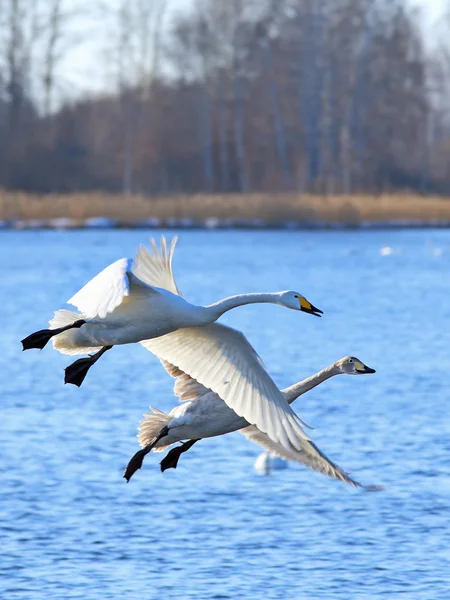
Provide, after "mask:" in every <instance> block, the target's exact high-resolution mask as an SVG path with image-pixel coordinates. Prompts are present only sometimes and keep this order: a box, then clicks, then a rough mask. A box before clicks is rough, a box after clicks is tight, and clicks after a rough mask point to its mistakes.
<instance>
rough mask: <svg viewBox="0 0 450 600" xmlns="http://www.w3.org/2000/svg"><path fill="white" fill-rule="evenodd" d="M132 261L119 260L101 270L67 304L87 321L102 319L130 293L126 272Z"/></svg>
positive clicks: (126, 259)
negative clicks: (96, 318) (73, 307)
mask: <svg viewBox="0 0 450 600" xmlns="http://www.w3.org/2000/svg"><path fill="white" fill-rule="evenodd" d="M131 265H132V260H131V259H128V258H120V259H119V260H116V262H114V263H112V265H109V266H108V267H106V269H103V271H101V272H100V273H99V274H98V275H96V276H95V277H94V278H93V279H91V280H90V281H89V282H88V283H87V284H86V285H85V286H84V287H82V288H81V290H80V291H79V292H77V293H76V294H75V295H74V296H72V298H70V300H68V301H67V302H68V303H69V304H72V305H73V306H76V307H77V308H78V310H79V311H80V312H81V313H83V315H84V316H85V317H87V318H88V319H93V318H95V317H100V318H101V319H103V318H104V317H106V315H107V314H108V313H111V312H112V311H113V310H114V309H115V308H116V307H117V306H119V304H121V303H122V301H123V299H124V297H125V296H128V294H129V293H130V284H129V279H128V276H127V271H129V270H130V269H131Z"/></svg>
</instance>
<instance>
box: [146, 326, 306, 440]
mask: <svg viewBox="0 0 450 600" xmlns="http://www.w3.org/2000/svg"><path fill="white" fill-rule="evenodd" d="M141 344H142V345H143V346H144V347H145V348H147V350H150V352H153V353H154V354H156V356H158V358H160V359H163V360H165V361H167V362H169V363H171V365H174V366H176V367H178V368H179V369H180V370H182V371H184V373H186V374H187V375H189V376H190V377H192V378H193V379H195V380H197V381H198V382H199V383H200V384H202V385H203V386H205V387H206V388H209V389H211V390H212V391H213V392H216V394H218V395H219V396H220V397H221V398H222V400H223V401H224V402H225V403H226V404H227V405H228V406H229V407H230V408H232V409H233V410H234V411H235V412H236V413H237V414H238V415H239V416H241V417H244V419H246V420H247V421H248V422H249V423H250V424H253V425H256V426H257V427H258V429H260V430H261V431H264V432H265V433H267V435H268V436H269V437H270V438H271V439H272V440H273V441H274V442H278V443H279V444H281V445H282V447H283V448H285V449H286V450H292V449H297V450H302V447H303V446H302V444H303V441H304V440H308V439H309V437H308V436H307V434H306V433H305V432H304V431H303V429H302V427H301V425H300V419H299V418H298V417H297V415H296V414H295V413H294V411H293V410H292V409H291V408H290V406H289V404H288V403H287V402H286V400H285V399H284V397H283V395H282V394H281V392H280V390H279V389H278V388H277V386H276V385H275V383H274V381H273V380H272V379H271V377H270V375H269V374H268V373H267V371H266V370H265V368H264V366H263V364H262V361H261V360H260V358H259V356H258V355H257V353H256V352H255V350H254V349H253V347H252V346H251V345H250V343H249V342H248V341H247V339H246V338H245V336H244V335H243V334H242V333H240V332H239V331H236V330H234V329H231V328H230V327H225V326H223V325H218V324H217V323H213V324H211V325H206V326H204V327H197V328H186V329H179V330H177V331H174V332H172V333H169V334H167V335H165V336H162V337H159V338H153V339H151V340H144V341H142V342H141Z"/></svg>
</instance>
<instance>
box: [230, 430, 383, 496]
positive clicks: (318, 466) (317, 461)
mask: <svg viewBox="0 0 450 600" xmlns="http://www.w3.org/2000/svg"><path fill="white" fill-rule="evenodd" d="M240 433H242V434H243V435H245V437H246V438H247V439H248V440H250V441H251V442H254V443H255V444H258V445H259V446H261V447H262V448H264V450H267V451H268V452H271V453H272V454H275V456H279V457H280V458H284V459H285V460H291V461H294V462H298V463H301V464H302V465H305V466H306V467H309V468H310V469H312V470H313V471H317V472H318V473H322V474H323V475H326V476H327V477H332V478H333V479H339V480H340V481H344V482H345V483H348V484H350V485H352V486H353V487H357V488H363V489H365V490H368V491H379V490H382V489H383V486H378V485H368V486H366V485H362V484H361V483H358V482H357V481H355V480H354V479H352V478H351V477H350V476H349V475H348V473H346V472H345V471H343V470H342V469H341V468H340V467H338V466H337V465H335V464H334V463H333V462H331V460H330V459H329V458H327V457H326V456H325V454H323V453H322V452H321V451H320V450H319V448H318V447H317V446H316V445H315V444H314V443H313V442H312V441H311V440H303V441H302V448H301V449H300V450H286V449H285V448H283V446H281V445H280V444H277V443H275V442H273V441H272V440H271V439H270V437H268V436H267V435H266V434H265V433H263V432H262V431H260V430H259V429H258V428H257V427H255V426H254V425H250V426H249V427H245V428H244V429H241V430H240Z"/></svg>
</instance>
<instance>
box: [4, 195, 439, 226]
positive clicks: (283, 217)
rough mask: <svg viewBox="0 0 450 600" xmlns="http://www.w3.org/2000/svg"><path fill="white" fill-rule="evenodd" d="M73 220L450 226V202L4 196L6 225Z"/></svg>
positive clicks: (383, 198)
mask: <svg viewBox="0 0 450 600" xmlns="http://www.w3.org/2000/svg"><path fill="white" fill-rule="evenodd" d="M62 217H67V218H70V219H72V220H73V221H75V222H76V223H81V222H83V221H84V220H85V219H89V218H94V217H109V218H112V219H115V220H117V221H118V222H119V223H120V224H121V225H128V224H133V223H136V222H139V221H143V220H146V219H150V218H157V219H161V220H162V221H163V222H166V221H167V220H168V219H177V220H179V219H193V220H194V221H200V222H201V221H204V220H205V219H208V218H218V219H232V220H233V221H235V220H242V221H247V220H253V219H261V220H263V221H264V222H266V223H269V224H277V223H281V222H286V221H296V222H300V223H304V224H317V223H321V224H327V223H329V224H333V223H340V224H343V225H344V224H345V225H348V226H355V227H358V226H359V225H360V224H361V223H362V222H364V221H369V222H380V223H382V222H390V221H411V222H414V221H417V222H421V221H427V222H436V223H439V222H441V223H445V222H450V199H446V198H439V197H421V196H409V195H395V196H394V195H389V196H376V197H375V196H362V195H354V196H328V197H322V196H307V195H294V194H248V195H238V194H229V195H196V196H172V197H163V198H147V197H144V196H137V195H136V196H130V197H124V196H113V195H108V194H103V193H89V194H81V193H80V194H66V195H64V194H54V195H45V196H44V195H43V196H38V195H32V194H24V193H20V192H17V193H15V192H2V191H0V219H1V220H10V219H19V220H24V221H27V220H32V219H37V220H41V219H43V220H48V219H55V218H62Z"/></svg>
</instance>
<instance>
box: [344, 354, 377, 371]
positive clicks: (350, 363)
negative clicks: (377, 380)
mask: <svg viewBox="0 0 450 600" xmlns="http://www.w3.org/2000/svg"><path fill="white" fill-rule="evenodd" d="M335 366H336V368H337V370H338V372H339V373H342V374H344V375H366V374H367V373H376V371H375V369H371V368H370V367H368V366H367V365H365V364H364V363H363V362H362V361H361V360H359V358H356V357H355V356H346V357H345V358H341V359H340V360H338V361H337V362H336V363H335Z"/></svg>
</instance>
